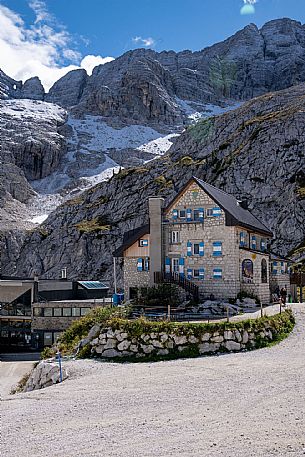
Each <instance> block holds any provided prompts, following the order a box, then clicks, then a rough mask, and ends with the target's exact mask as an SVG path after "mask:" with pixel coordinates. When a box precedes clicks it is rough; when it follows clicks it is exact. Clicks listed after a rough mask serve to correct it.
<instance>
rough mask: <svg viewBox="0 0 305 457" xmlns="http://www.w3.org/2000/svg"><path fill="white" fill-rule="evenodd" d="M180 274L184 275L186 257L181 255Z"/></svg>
mask: <svg viewBox="0 0 305 457" xmlns="http://www.w3.org/2000/svg"><path fill="white" fill-rule="evenodd" d="M179 275H180V276H184V258H183V257H180V259H179Z"/></svg>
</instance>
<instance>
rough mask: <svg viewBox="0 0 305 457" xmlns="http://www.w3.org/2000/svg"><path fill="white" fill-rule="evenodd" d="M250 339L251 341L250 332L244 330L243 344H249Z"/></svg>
mask: <svg viewBox="0 0 305 457" xmlns="http://www.w3.org/2000/svg"><path fill="white" fill-rule="evenodd" d="M248 341H249V334H248V332H247V330H244V331H243V339H242V342H243V344H247V343H248Z"/></svg>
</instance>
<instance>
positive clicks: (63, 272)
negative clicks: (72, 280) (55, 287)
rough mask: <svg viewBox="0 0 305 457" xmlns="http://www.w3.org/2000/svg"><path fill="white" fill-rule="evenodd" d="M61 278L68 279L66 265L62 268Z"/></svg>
mask: <svg viewBox="0 0 305 457" xmlns="http://www.w3.org/2000/svg"><path fill="white" fill-rule="evenodd" d="M61 279H63V280H65V279H67V268H66V267H64V268H63V269H62V270H61Z"/></svg>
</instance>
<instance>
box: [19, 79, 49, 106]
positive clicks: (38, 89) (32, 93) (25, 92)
mask: <svg viewBox="0 0 305 457" xmlns="http://www.w3.org/2000/svg"><path fill="white" fill-rule="evenodd" d="M44 96H45V91H44V87H43V85H42V84H41V81H40V79H39V78H38V77H37V76H34V77H33V78H30V79H27V80H26V81H25V83H24V84H23V86H22V89H21V98H29V99H32V100H43V99H44Z"/></svg>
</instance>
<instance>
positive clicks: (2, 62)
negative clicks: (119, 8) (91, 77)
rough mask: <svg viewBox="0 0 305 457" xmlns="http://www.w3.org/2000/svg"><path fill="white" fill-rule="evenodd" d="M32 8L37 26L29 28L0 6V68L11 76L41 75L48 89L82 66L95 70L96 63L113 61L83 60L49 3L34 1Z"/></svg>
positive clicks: (33, 25)
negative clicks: (49, 10)
mask: <svg viewBox="0 0 305 457" xmlns="http://www.w3.org/2000/svg"><path fill="white" fill-rule="evenodd" d="M29 6H30V7H31V8H32V9H33V11H34V12H35V16H36V17H35V22H34V24H32V25H30V26H26V25H25V23H24V21H23V20H22V18H21V17H20V16H19V15H18V14H16V13H15V12H14V11H12V10H10V9H9V8H7V7H5V6H3V5H0V68H1V69H2V70H3V71H4V72H5V73H6V74H7V75H9V76H10V77H12V78H14V79H16V80H20V79H21V80H23V81H25V80H26V79H28V78H30V77H32V76H39V78H40V79H41V81H42V84H43V85H44V87H45V89H46V90H48V89H49V88H50V87H51V86H52V85H53V84H54V82H55V81H57V80H58V79H59V78H61V77H62V76H64V75H65V74H66V73H67V72H68V71H70V70H74V69H77V68H80V65H81V67H82V68H86V69H87V68H88V69H89V70H90V71H92V65H93V62H94V61H95V62H97V64H102V63H106V61H107V62H109V61H110V60H111V59H112V58H111V57H106V58H103V57H101V56H86V57H88V59H87V58H86V57H84V58H83V59H82V61H81V58H82V56H81V54H80V53H79V52H78V51H77V50H75V49H73V46H71V43H72V41H73V40H72V38H71V36H70V34H69V33H68V32H67V30H66V29H65V28H64V27H63V26H60V25H59V24H57V23H56V20H55V18H54V17H52V16H51V15H50V14H49V13H48V10H47V7H46V3H45V2H44V1H42V0H31V1H30V2H29ZM67 61H68V62H67ZM80 61H81V63H80ZM66 62H67V64H66ZM79 64H80V65H79Z"/></svg>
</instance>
